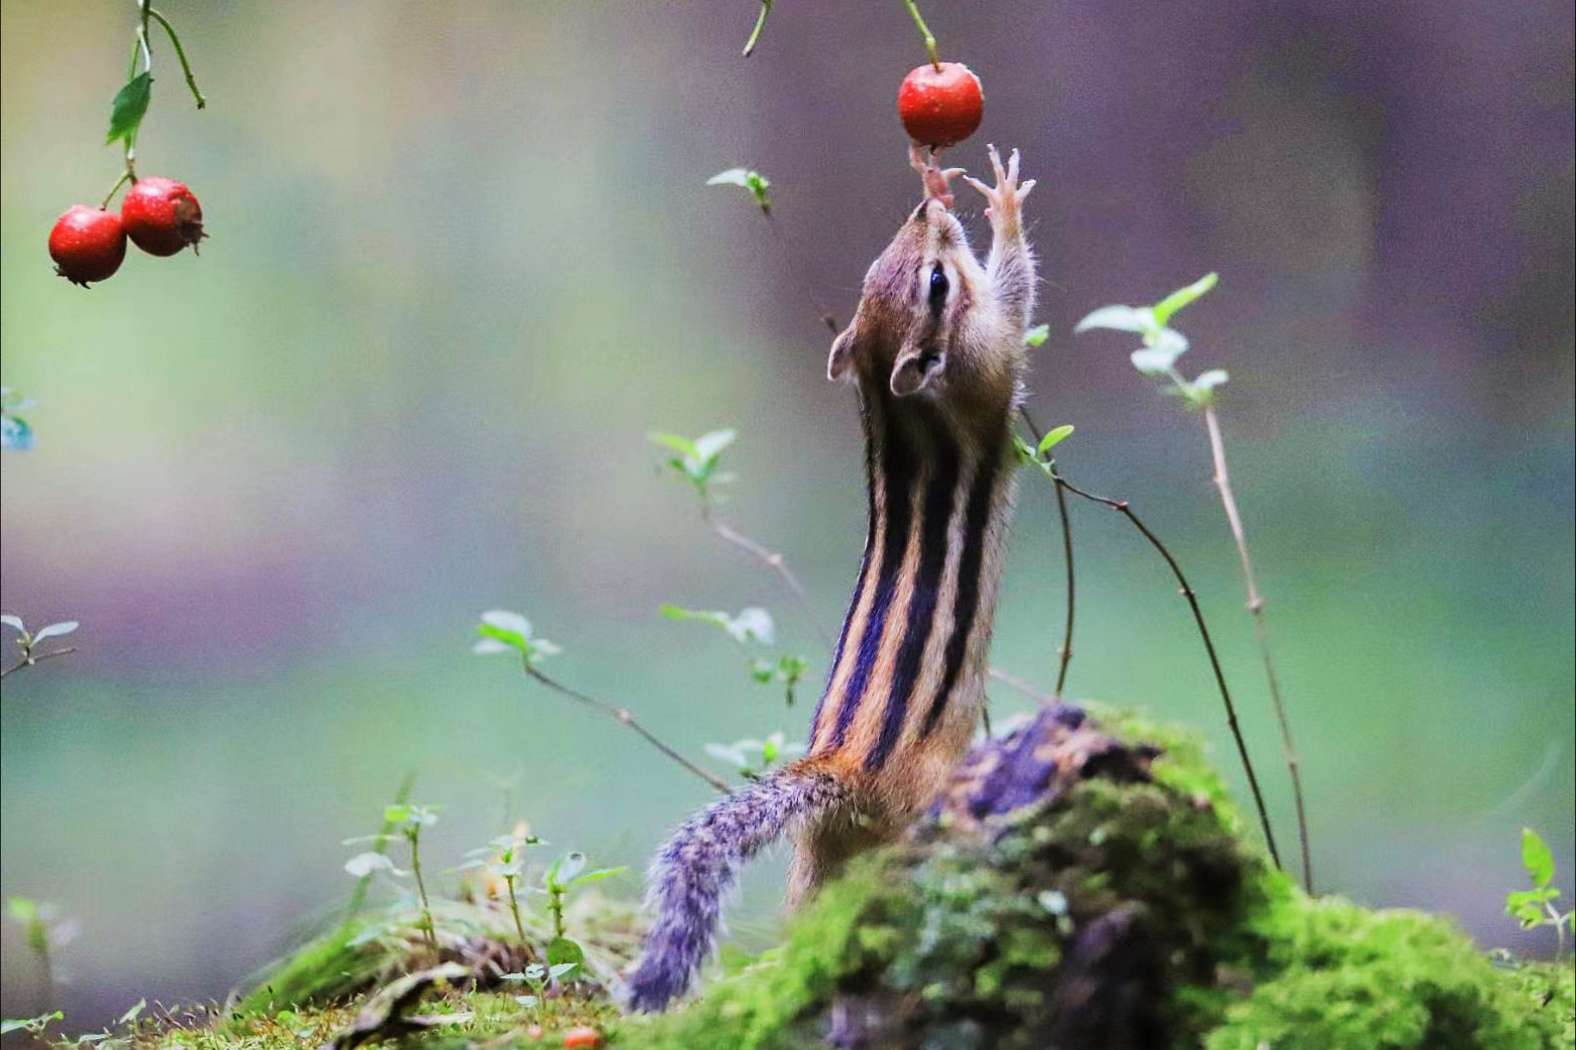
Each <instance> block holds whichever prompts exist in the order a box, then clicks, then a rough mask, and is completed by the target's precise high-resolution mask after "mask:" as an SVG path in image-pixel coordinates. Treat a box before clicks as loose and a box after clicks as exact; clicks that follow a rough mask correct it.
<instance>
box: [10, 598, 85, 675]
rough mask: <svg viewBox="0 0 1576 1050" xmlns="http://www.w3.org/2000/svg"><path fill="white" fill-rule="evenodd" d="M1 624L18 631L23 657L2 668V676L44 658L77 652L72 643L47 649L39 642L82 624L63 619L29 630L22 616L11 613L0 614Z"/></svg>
mask: <svg viewBox="0 0 1576 1050" xmlns="http://www.w3.org/2000/svg"><path fill="white" fill-rule="evenodd" d="M0 624H4V625H5V626H7V627H9V628H11V630H13V631H15V632H16V647H17V648H18V649H19V650H21V658H20V659H19V660H18V661H17V662H16V663H15V664H12V665H11V666H10V667H7V668H5V669H4V670H0V678H4V677H5V676H6V675H8V674H10V673H11V672H13V671H19V670H21V669H22V668H24V667H32V666H33V665H34V664H36V663H40V662H42V661H44V660H50V659H53V658H54V657H57V656H66V655H68V654H70V653H74V652H76V651H77V650H76V647H75V646H72V645H65V646H60V647H58V648H53V649H45V650H40V649H39V647H38V646H39V643H41V642H44V641H47V640H48V639H50V638H63V637H65V636H66V635H68V634H71V633H72V632H73V631H75V630H76V629H77V628H78V627H80V626H82V625H81V624H79V623H78V622H77V621H76V620H62V621H60V622H59V623H52V624H49V625H47V626H44V627H40V628H39V629H38V630H36V631H29V630H28V629H27V625H26V624H25V623H23V622H22V618H21V617H20V616H15V615H12V614H11V613H5V614H3V615H0Z"/></svg>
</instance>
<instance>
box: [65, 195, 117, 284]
mask: <svg viewBox="0 0 1576 1050" xmlns="http://www.w3.org/2000/svg"><path fill="white" fill-rule="evenodd" d="M49 255H50V258H52V259H54V260H55V272H56V273H58V274H59V275H60V276H62V277H64V278H65V279H66V280H68V281H70V282H71V283H72V284H80V285H82V286H83V287H84V288H86V287H87V286H88V285H89V284H91V283H92V282H94V281H102V280H104V279H105V278H106V277H109V276H110V275H112V274H113V273H114V272H115V271H116V270H118V269H120V264H121V260H123V259H125V258H126V230H125V227H124V226H122V225H121V221H120V216H119V215H116V214H115V213H114V212H112V211H105V210H104V209H103V208H95V207H93V206H92V205H91V204H73V205H72V206H71V207H69V208H67V209H66V212H65V214H64V215H62V216H61V217H60V218H59V219H57V220H56V221H55V228H54V229H52V230H50V231H49Z"/></svg>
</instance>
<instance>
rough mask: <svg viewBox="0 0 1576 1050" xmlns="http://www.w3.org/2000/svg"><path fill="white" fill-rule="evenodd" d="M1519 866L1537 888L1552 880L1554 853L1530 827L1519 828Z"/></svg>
mask: <svg viewBox="0 0 1576 1050" xmlns="http://www.w3.org/2000/svg"><path fill="white" fill-rule="evenodd" d="M1521 866H1522V867H1524V868H1526V869H1527V877H1528V878H1530V879H1531V880H1532V884H1533V885H1534V886H1536V887H1538V888H1539V889H1542V888H1543V887H1545V886H1547V885H1548V884H1549V883H1551V882H1553V881H1554V853H1553V852H1552V851H1551V850H1550V849H1549V844H1548V843H1547V842H1544V841H1543V838H1542V837H1541V836H1540V835H1539V834H1538V833H1537V832H1536V831H1533V830H1532V829H1531V828H1522V829H1521Z"/></svg>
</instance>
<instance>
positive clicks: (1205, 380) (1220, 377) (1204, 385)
mask: <svg viewBox="0 0 1576 1050" xmlns="http://www.w3.org/2000/svg"><path fill="white" fill-rule="evenodd" d="M1230 378H1231V377H1230V376H1229V375H1227V374H1226V370H1225V369H1224V368H1211V369H1210V370H1209V371H1207V372H1200V373H1199V374H1198V378H1197V379H1195V380H1193V388H1194V389H1195V390H1214V389H1215V388H1216V387H1217V386H1220V385H1222V384H1223V383H1225V382H1226V380H1227V379H1230Z"/></svg>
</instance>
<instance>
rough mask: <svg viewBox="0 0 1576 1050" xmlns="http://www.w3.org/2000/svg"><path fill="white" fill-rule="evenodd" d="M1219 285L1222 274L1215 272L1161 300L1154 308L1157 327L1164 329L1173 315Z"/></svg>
mask: <svg viewBox="0 0 1576 1050" xmlns="http://www.w3.org/2000/svg"><path fill="white" fill-rule="evenodd" d="M1219 283H1220V274H1218V273H1214V272H1210V273H1206V274H1205V275H1204V276H1202V277H1200V278H1199V279H1198V280H1196V281H1194V282H1193V283H1192V284H1190V285H1188V286H1187V287H1186V288H1178V289H1177V290H1176V291H1174V292H1172V293H1171V294H1170V295H1168V296H1166V297H1165V298H1164V299H1162V300H1160V301H1159V302H1158V303H1156V304H1155V305H1154V307H1153V313H1154V318H1155V326H1156V327H1158V328H1164V327H1165V326H1166V322H1168V321H1170V320H1171V317H1172V315H1173V314H1175V313H1176V312H1177V311H1178V310H1180V309H1182V308H1183V307H1184V306H1186V305H1187V304H1188V303H1191V302H1192V301H1193V300H1195V299H1197V298H1199V297H1200V296H1201V295H1203V294H1204V293H1205V292H1207V291H1209V290H1210V289H1211V288H1213V287H1215V285H1217V284H1219Z"/></svg>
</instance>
